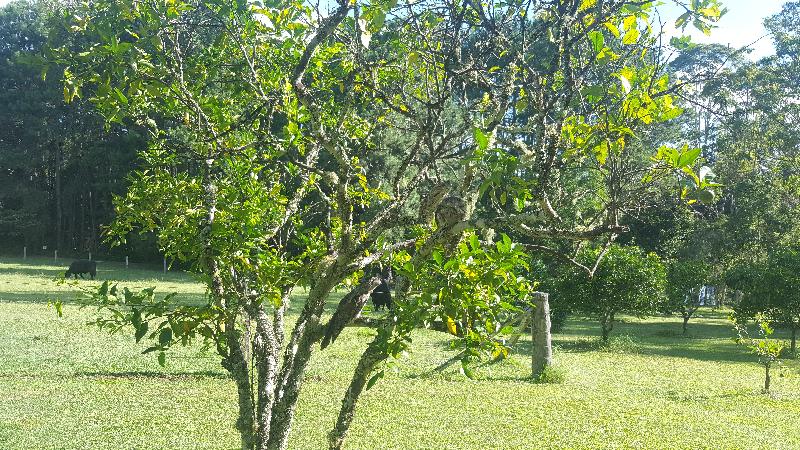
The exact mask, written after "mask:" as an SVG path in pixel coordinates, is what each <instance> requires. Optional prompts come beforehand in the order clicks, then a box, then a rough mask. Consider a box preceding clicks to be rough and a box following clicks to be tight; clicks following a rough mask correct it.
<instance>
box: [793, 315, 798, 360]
mask: <svg viewBox="0 0 800 450" xmlns="http://www.w3.org/2000/svg"><path fill="white" fill-rule="evenodd" d="M796 355H797V324H796V323H794V322H792V356H796Z"/></svg>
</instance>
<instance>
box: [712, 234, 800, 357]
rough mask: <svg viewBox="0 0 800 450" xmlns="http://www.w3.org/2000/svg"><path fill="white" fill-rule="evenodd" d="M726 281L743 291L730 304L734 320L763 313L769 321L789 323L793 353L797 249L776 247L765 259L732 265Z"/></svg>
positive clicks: (799, 270) (799, 299)
mask: <svg viewBox="0 0 800 450" xmlns="http://www.w3.org/2000/svg"><path fill="white" fill-rule="evenodd" d="M727 278H728V283H729V284H730V285H731V286H732V287H734V288H736V289H738V290H740V291H742V292H744V293H745V295H744V297H743V298H742V301H741V302H739V304H738V305H736V307H735V308H734V314H735V316H736V317H737V320H740V321H744V320H747V319H749V318H753V317H758V316H760V315H761V316H763V317H765V318H766V320H768V321H770V322H772V323H779V324H783V325H786V326H787V327H789V330H790V333H791V338H790V342H791V344H790V347H791V351H792V354H793V355H796V354H797V331H798V329H800V249H798V248H796V247H782V248H781V247H779V248H777V249H775V250H773V251H772V252H770V253H769V255H768V256H767V258H766V260H764V261H761V262H755V263H745V264H740V265H738V266H736V267H735V268H733V269H732V270H731V271H730V272H729V274H728V276H727Z"/></svg>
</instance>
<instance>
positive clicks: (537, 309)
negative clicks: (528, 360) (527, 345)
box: [531, 292, 553, 379]
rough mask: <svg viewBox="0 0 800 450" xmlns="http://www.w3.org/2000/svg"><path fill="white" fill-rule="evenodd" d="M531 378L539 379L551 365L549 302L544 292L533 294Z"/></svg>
mask: <svg viewBox="0 0 800 450" xmlns="http://www.w3.org/2000/svg"><path fill="white" fill-rule="evenodd" d="M533 295H534V297H533V304H534V310H533V330H532V334H533V358H532V364H531V368H532V372H533V378H534V379H535V378H537V377H539V376H540V375H541V374H542V372H544V370H545V369H546V368H547V367H548V366H551V365H552V364H553V346H552V338H551V336H550V302H549V301H548V295H547V293H544V292H536V293H534V294H533Z"/></svg>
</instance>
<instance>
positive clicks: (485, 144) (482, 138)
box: [472, 127, 489, 150]
mask: <svg viewBox="0 0 800 450" xmlns="http://www.w3.org/2000/svg"><path fill="white" fill-rule="evenodd" d="M472 135H473V137H474V138H475V142H476V143H477V144H478V148H479V149H481V150H486V149H487V148H489V138H488V137H487V136H486V135H485V134H483V131H481V129H480V128H477V127H475V129H474V130H473V132H472Z"/></svg>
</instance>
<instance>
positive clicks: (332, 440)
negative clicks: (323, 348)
mask: <svg viewBox="0 0 800 450" xmlns="http://www.w3.org/2000/svg"><path fill="white" fill-rule="evenodd" d="M386 357H387V355H386V353H385V352H383V351H382V350H380V348H379V344H378V337H375V340H373V341H372V342H371V343H370V344H369V346H368V347H367V349H366V350H365V351H364V353H363V354H362V355H361V359H360V360H359V361H358V366H357V367H356V370H355V372H354V373H353V378H352V379H351V380H350V386H349V387H348V388H347V392H346V393H345V396H344V398H343V399H342V407H341V409H340V410H339V418H338V419H337V420H336V425H335V426H334V428H333V430H331V432H330V433H329V434H328V448H329V449H330V450H341V448H342V445H343V444H344V440H345V437H346V436H347V430H349V429H350V424H351V423H352V422H353V417H354V416H355V410H356V402H357V401H358V398H359V396H360V395H361V393H362V392H363V390H364V386H365V385H366V384H367V380H368V378H369V376H370V374H371V373H372V371H373V369H374V368H375V366H376V365H377V364H378V363H379V362H381V361H383V360H384V359H386Z"/></svg>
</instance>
